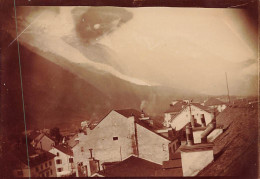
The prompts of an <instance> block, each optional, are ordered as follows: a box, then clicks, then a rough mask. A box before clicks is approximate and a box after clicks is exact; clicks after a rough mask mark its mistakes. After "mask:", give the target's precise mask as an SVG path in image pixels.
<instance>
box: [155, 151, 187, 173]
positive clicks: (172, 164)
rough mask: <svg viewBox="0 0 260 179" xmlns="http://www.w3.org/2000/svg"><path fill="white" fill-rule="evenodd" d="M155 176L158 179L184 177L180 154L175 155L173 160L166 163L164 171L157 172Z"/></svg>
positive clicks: (163, 167)
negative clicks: (158, 178) (161, 178)
mask: <svg viewBox="0 0 260 179" xmlns="http://www.w3.org/2000/svg"><path fill="white" fill-rule="evenodd" d="M155 176H157V177H166V176H167V177H170V176H171V177H176V176H177V177H180V176H183V173H182V163H181V154H180V152H178V153H174V155H173V159H172V160H168V161H164V162H163V166H162V169H160V170H156V171H155Z"/></svg>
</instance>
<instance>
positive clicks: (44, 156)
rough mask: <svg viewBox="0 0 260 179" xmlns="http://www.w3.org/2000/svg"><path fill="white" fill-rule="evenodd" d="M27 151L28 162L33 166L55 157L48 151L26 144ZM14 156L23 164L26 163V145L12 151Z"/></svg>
mask: <svg viewBox="0 0 260 179" xmlns="http://www.w3.org/2000/svg"><path fill="white" fill-rule="evenodd" d="M28 153H29V162H30V163H29V164H30V167H34V166H36V165H39V164H41V163H44V162H46V161H48V160H51V159H53V158H54V157H55V155H53V154H52V153H50V152H47V151H44V150H39V149H37V150H35V149H34V148H32V147H30V146H28ZM13 154H14V156H15V157H16V159H18V160H19V161H21V162H22V163H24V164H25V165H28V158H27V150H26V147H22V146H20V147H19V150H16V151H13Z"/></svg>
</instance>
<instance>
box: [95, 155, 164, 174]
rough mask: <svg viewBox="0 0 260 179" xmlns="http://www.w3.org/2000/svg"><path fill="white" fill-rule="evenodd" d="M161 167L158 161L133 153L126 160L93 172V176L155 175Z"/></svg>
mask: <svg viewBox="0 0 260 179" xmlns="http://www.w3.org/2000/svg"><path fill="white" fill-rule="evenodd" d="M161 167H162V166H161V165H159V164H157V163H153V162H151V161H148V160H145V159H142V158H139V157H136V156H134V155H131V156H129V157H128V158H126V159H125V160H123V161H121V162H118V163H116V164H114V165H112V166H110V167H108V168H106V169H104V170H103V171H99V172H97V173H95V174H93V175H92V177H154V176H155V171H156V170H159V169H161Z"/></svg>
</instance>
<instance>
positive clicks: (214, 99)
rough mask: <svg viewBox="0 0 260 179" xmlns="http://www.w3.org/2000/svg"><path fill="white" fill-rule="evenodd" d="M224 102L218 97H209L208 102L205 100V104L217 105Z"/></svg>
mask: <svg viewBox="0 0 260 179" xmlns="http://www.w3.org/2000/svg"><path fill="white" fill-rule="evenodd" d="M222 104H226V103H225V102H223V101H220V100H218V99H216V98H209V99H208V100H207V101H206V102H205V104H204V105H205V106H215V105H222Z"/></svg>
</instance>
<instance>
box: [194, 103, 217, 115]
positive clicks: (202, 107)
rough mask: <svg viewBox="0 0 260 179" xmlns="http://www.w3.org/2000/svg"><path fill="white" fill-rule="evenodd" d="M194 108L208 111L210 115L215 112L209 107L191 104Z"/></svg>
mask: <svg viewBox="0 0 260 179" xmlns="http://www.w3.org/2000/svg"><path fill="white" fill-rule="evenodd" d="M191 104H192V105H193V106H196V107H197V108H200V109H202V110H203V111H206V112H208V113H212V112H214V110H212V109H210V108H208V107H207V106H202V105H201V104H200V103H191Z"/></svg>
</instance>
